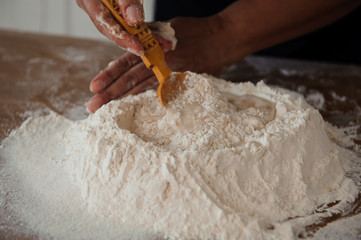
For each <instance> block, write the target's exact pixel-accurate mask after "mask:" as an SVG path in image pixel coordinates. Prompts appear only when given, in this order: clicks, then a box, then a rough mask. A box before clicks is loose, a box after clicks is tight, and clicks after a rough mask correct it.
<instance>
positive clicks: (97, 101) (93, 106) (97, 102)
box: [86, 96, 103, 112]
mask: <svg viewBox="0 0 361 240" xmlns="http://www.w3.org/2000/svg"><path fill="white" fill-rule="evenodd" d="M102 105H103V101H102V99H101V98H100V97H98V96H94V97H92V98H91V99H90V100H89V101H88V102H87V103H86V106H87V108H88V110H89V111H90V112H95V111H96V110H98V109H99V108H100V107H101V106H102Z"/></svg>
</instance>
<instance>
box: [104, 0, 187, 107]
mask: <svg viewBox="0 0 361 240" xmlns="http://www.w3.org/2000/svg"><path fill="white" fill-rule="evenodd" d="M102 2H103V4H104V5H105V6H106V7H107V8H108V10H109V11H110V12H111V14H112V15H113V17H114V18H115V19H116V21H117V22H118V23H120V24H121V25H122V26H123V28H124V29H125V30H126V31H127V32H128V33H130V34H131V35H133V36H135V37H136V38H138V39H139V40H140V42H141V43H142V45H143V47H144V50H145V51H144V56H142V60H143V62H144V64H145V65H146V66H147V67H148V68H149V69H152V71H153V72H154V74H155V76H156V77H157V79H158V82H159V86H158V89H157V96H158V99H159V102H160V103H161V104H162V106H163V107H165V105H166V104H167V103H168V102H169V101H171V100H172V99H174V97H175V96H177V94H178V93H179V92H180V91H181V90H184V89H185V85H184V83H183V80H184V78H185V75H186V73H177V74H173V76H172V77H171V75H172V72H171V70H170V69H169V67H168V65H167V63H166V62H165V61H164V52H163V50H162V48H161V47H160V45H159V42H158V41H157V40H156V39H155V38H154V36H153V35H152V33H151V31H150V29H149V28H148V26H147V24H145V23H142V24H141V25H140V26H138V27H132V26H129V25H128V24H127V23H126V22H125V20H124V18H123V17H122V15H121V14H120V9H119V5H118V0H102Z"/></svg>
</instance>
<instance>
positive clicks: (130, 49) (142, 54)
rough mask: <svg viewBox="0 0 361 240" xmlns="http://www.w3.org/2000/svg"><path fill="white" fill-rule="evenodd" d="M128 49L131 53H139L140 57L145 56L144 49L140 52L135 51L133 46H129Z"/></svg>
mask: <svg viewBox="0 0 361 240" xmlns="http://www.w3.org/2000/svg"><path fill="white" fill-rule="evenodd" d="M127 51H128V52H130V53H133V54H134V55H137V56H139V57H143V56H144V51H143V50H142V51H140V52H137V51H135V50H134V49H133V48H127Z"/></svg>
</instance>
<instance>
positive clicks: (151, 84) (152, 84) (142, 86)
mask: <svg viewBox="0 0 361 240" xmlns="http://www.w3.org/2000/svg"><path fill="white" fill-rule="evenodd" d="M158 85H159V84H158V80H157V78H156V77H155V76H151V77H149V78H148V79H146V80H144V81H143V82H141V83H139V84H138V85H137V86H135V87H134V88H133V89H131V90H130V91H128V92H127V93H126V94H124V95H123V97H127V96H129V95H137V94H139V93H141V92H145V91H147V90H150V89H155V88H157V87H158Z"/></svg>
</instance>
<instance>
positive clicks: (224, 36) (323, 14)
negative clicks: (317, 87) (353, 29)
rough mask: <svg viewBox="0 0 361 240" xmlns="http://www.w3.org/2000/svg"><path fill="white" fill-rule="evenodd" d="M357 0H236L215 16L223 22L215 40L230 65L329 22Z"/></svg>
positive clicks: (354, 5)
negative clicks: (221, 43)
mask: <svg viewBox="0 0 361 240" xmlns="http://www.w3.org/2000/svg"><path fill="white" fill-rule="evenodd" d="M360 3H361V1H359V0H332V1H330V0H311V1H305V0H291V1H290V0H273V1H264V0H238V1H236V2H235V3H234V4H232V5H231V6H229V7H228V8H227V9H225V10H224V11H222V12H220V13H219V14H217V15H216V16H214V17H215V18H219V20H218V21H221V22H222V25H223V26H222V27H223V30H220V32H221V34H217V36H218V40H216V41H215V42H217V41H218V42H223V43H224V44H225V45H224V48H225V49H227V51H225V56H223V58H226V59H225V60H224V61H225V63H228V64H229V63H232V62H234V61H237V60H240V59H241V58H243V57H245V56H247V55H249V54H252V53H254V52H256V51H259V50H262V49H264V48H267V47H270V46H273V45H276V44H278V43H282V42H285V41H287V40H290V39H292V38H295V37H298V36H301V35H304V34H306V33H309V32H312V31H314V30H317V29H319V28H321V27H323V26H325V25H327V24H330V23H332V22H334V21H336V20H338V19H339V18H341V17H343V16H345V15H346V14H348V13H349V12H351V11H352V10H353V9H354V8H356V7H357V6H358V5H360ZM217 36H215V38H217ZM237 53H238V54H237Z"/></svg>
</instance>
